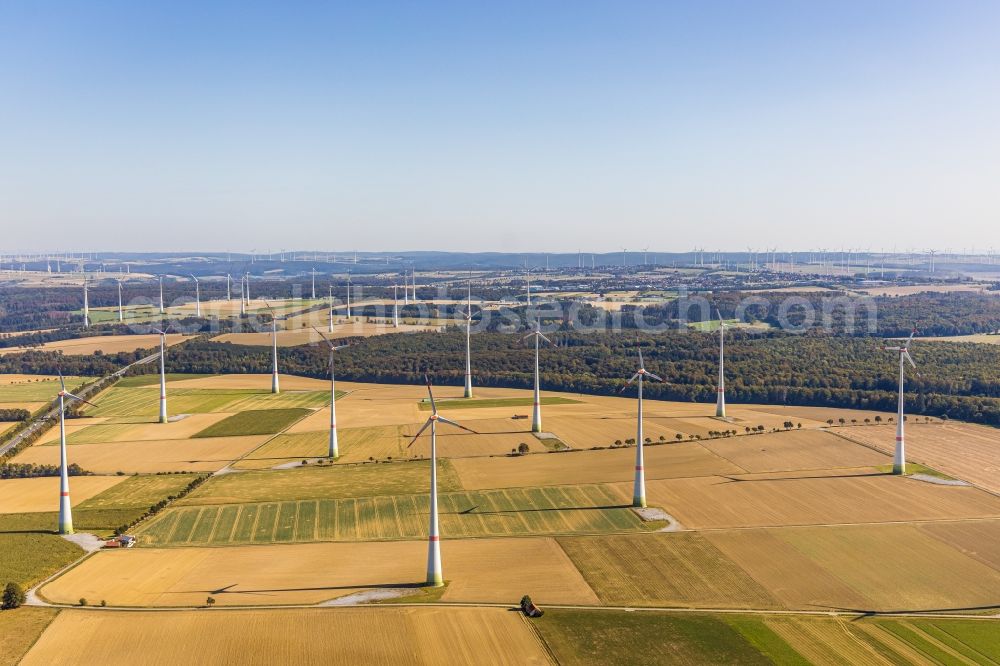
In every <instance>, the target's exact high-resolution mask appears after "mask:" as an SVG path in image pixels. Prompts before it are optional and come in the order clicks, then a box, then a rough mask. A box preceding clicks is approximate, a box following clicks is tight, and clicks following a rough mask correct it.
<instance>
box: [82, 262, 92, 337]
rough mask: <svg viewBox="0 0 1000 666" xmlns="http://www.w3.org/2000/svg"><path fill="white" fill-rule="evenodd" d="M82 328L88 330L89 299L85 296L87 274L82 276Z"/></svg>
mask: <svg viewBox="0 0 1000 666" xmlns="http://www.w3.org/2000/svg"><path fill="white" fill-rule="evenodd" d="M83 327H84V328H90V299H89V297H88V295H87V274H86V273H84V274H83Z"/></svg>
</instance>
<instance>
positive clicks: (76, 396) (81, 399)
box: [66, 392, 97, 407]
mask: <svg viewBox="0 0 1000 666" xmlns="http://www.w3.org/2000/svg"><path fill="white" fill-rule="evenodd" d="M66 396H67V397H69V398H73V399H74V400H79V401H80V402H83V403H86V404H88V405H90V406H91V407H97V405H95V404H94V403H92V402H89V401H87V400H84V399H83V398H81V397H80V396H78V395H74V394H72V393H69V392H67V393H66Z"/></svg>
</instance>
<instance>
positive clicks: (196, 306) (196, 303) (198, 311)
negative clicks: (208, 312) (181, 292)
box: [190, 273, 201, 317]
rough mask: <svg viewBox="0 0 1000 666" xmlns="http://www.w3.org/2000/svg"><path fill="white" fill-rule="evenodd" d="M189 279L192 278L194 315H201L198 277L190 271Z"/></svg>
mask: <svg viewBox="0 0 1000 666" xmlns="http://www.w3.org/2000/svg"><path fill="white" fill-rule="evenodd" d="M190 275H191V279H192V280H194V316H195V317H200V316H201V283H199V282H198V278H196V277H195V276H194V273H190Z"/></svg>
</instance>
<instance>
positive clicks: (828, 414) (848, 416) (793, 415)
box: [740, 405, 895, 432]
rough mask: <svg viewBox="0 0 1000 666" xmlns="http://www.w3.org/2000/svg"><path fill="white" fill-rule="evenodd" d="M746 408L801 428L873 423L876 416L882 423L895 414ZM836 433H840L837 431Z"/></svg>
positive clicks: (834, 408)
mask: <svg viewBox="0 0 1000 666" xmlns="http://www.w3.org/2000/svg"><path fill="white" fill-rule="evenodd" d="M740 406H742V405H740ZM746 407H749V408H752V409H753V411H758V412H767V413H768V414H774V415H775V416H780V417H782V420H786V419H787V420H790V421H795V422H796V423H798V422H799V421H802V427H803V428H806V427H809V426H808V422H812V423H817V424H819V425H821V426H822V427H827V421H829V420H830V419H833V422H834V423H840V419H844V421H845V422H846V423H850V422H851V421H852V420H854V421H857V422H858V423H864V422H865V419H869V420H870V421H872V422H873V423H874V422H875V417H876V416H878V417H880V418H881V419H882V420H883V421H885V420H886V419H888V418H889V417H890V416H892V417H895V414H892V413H890V412H877V411H872V410H868V409H838V408H836V407H798V406H794V405H746ZM838 432H840V430H839V429H838Z"/></svg>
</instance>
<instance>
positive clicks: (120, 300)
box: [115, 280, 125, 324]
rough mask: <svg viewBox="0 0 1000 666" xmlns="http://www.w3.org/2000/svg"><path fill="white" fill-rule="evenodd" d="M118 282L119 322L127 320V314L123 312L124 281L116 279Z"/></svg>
mask: <svg viewBox="0 0 1000 666" xmlns="http://www.w3.org/2000/svg"><path fill="white" fill-rule="evenodd" d="M115 282H117V283H118V323H119V324H120V323H122V322H123V321H125V314H124V313H123V312H122V281H121V280H115Z"/></svg>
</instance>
